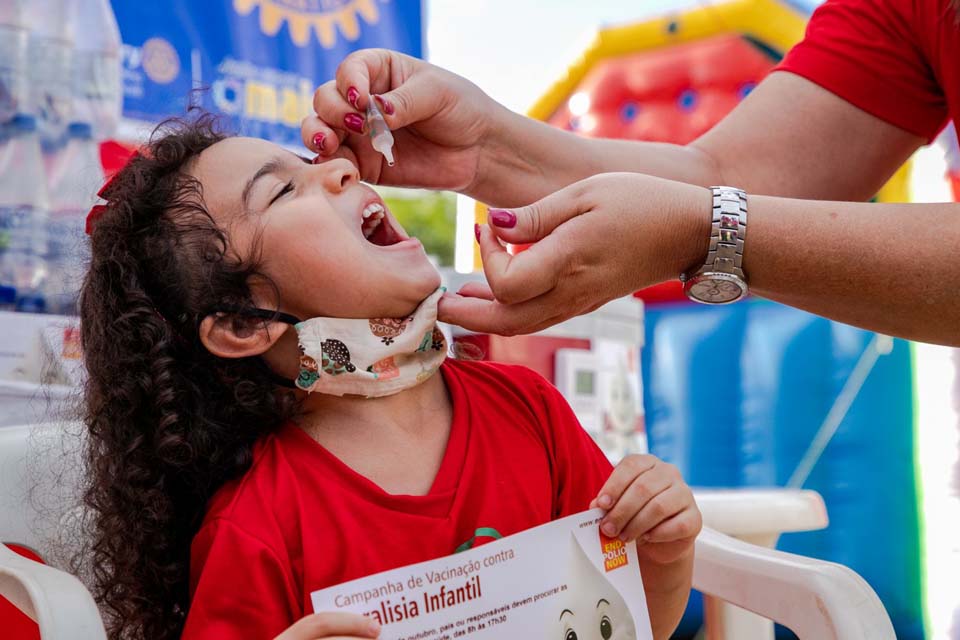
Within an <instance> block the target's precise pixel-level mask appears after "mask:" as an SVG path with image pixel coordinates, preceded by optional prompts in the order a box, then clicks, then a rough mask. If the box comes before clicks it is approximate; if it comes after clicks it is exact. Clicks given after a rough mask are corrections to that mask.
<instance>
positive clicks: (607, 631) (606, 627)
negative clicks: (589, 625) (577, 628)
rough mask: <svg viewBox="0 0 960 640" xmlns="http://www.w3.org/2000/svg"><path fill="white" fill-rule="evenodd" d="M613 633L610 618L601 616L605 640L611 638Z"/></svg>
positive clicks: (602, 634)
mask: <svg viewBox="0 0 960 640" xmlns="http://www.w3.org/2000/svg"><path fill="white" fill-rule="evenodd" d="M612 635H613V624H612V623H611V622H610V618H608V617H607V616H603V617H602V618H600V636H601V637H602V638H603V640H610V636H612Z"/></svg>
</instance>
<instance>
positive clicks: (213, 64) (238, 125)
mask: <svg viewBox="0 0 960 640" xmlns="http://www.w3.org/2000/svg"><path fill="white" fill-rule="evenodd" d="M113 9H114V12H115V13H116V16H117V22H118V24H119V25H120V36H121V38H122V40H123V95H124V98H123V113H124V116H125V117H127V118H134V119H137V120H148V121H159V120H162V119H164V118H166V117H169V116H171V115H180V114H183V113H184V112H185V110H186V108H187V107H188V106H189V105H191V104H199V105H201V106H203V107H204V108H206V109H208V110H211V111H214V112H217V113H221V114H223V115H224V116H226V117H227V119H228V123H229V124H230V125H231V126H232V128H233V130H234V131H235V132H237V133H243V134H245V135H250V136H257V137H262V138H266V139H269V140H273V141H274V142H279V143H282V144H299V143H300V133H299V129H300V121H301V120H302V119H303V117H304V116H306V115H309V114H310V113H312V103H313V92H314V89H315V88H316V87H317V86H318V85H320V84H322V83H323V82H326V81H327V80H330V79H331V78H333V76H334V73H335V71H336V68H337V64H338V63H339V62H340V61H341V60H342V59H343V58H344V56H346V55H347V54H348V53H350V52H351V51H355V50H357V49H363V48H367V47H384V48H388V49H395V50H397V51H402V52H404V53H407V54H409V55H412V56H416V57H422V55H423V40H422V33H423V29H422V24H421V23H422V19H423V11H422V6H421V0H204V1H203V2H197V1H196V0H156V1H150V2H143V1H142V0H113ZM194 89H199V90H200V91H196V92H194V91H193V90H194Z"/></svg>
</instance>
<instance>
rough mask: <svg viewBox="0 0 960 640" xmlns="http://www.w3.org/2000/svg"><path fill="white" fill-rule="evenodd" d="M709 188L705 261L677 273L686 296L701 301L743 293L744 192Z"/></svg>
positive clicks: (722, 299)
mask: <svg viewBox="0 0 960 640" xmlns="http://www.w3.org/2000/svg"><path fill="white" fill-rule="evenodd" d="M710 189H711V190H712V191H713V228H712V230H711V233H710V252H709V253H707V262H706V264H704V265H703V266H702V267H700V268H699V269H697V270H696V271H694V272H693V273H683V274H680V281H681V282H682V283H683V292H684V293H686V294H687V297H688V298H690V299H691V300H694V301H696V302H702V303H704V304H729V303H731V302H736V301H737V300H740V299H741V298H743V297H744V296H745V295H747V276H746V275H745V274H744V273H743V267H742V262H743V242H744V240H745V239H746V237H747V194H746V193H744V192H743V190H742V189H737V188H735V187H710Z"/></svg>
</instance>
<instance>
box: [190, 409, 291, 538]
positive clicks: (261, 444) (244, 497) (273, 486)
mask: <svg viewBox="0 0 960 640" xmlns="http://www.w3.org/2000/svg"><path fill="white" fill-rule="evenodd" d="M289 428H296V427H295V426H293V425H291V424H285V425H283V426H281V427H280V429H279V431H278V432H275V433H270V434H267V435H266V436H264V437H263V438H261V439H260V440H258V441H257V443H256V444H255V445H254V448H253V460H252V462H251V464H250V467H249V468H248V469H247V470H246V471H245V472H244V473H243V475H241V476H239V477H237V478H234V479H233V480H230V481H228V482H226V483H225V484H224V485H223V486H222V487H220V488H219V489H218V490H217V491H216V493H214V495H213V497H212V498H211V499H210V501H209V503H208V504H207V510H206V513H205V514H204V518H203V523H202V524H201V528H203V527H204V526H206V525H207V524H208V523H212V522H215V521H224V520H226V521H229V522H230V523H232V524H234V525H236V526H238V527H239V528H241V529H244V530H251V531H250V532H251V533H254V532H253V531H252V529H256V528H262V527H264V526H267V527H269V526H271V523H272V522H277V521H278V520H280V521H282V519H283V518H284V517H286V516H287V515H288V514H284V513H282V511H283V505H284V504H285V502H286V501H284V500H278V499H277V498H278V497H280V496H283V495H289V491H290V490H291V488H292V485H293V484H294V482H295V480H296V474H295V472H294V470H293V469H292V468H291V466H290V462H289V459H288V457H287V455H286V454H285V452H284V446H283V443H282V437H281V434H282V433H283V431H284V430H285V429H289Z"/></svg>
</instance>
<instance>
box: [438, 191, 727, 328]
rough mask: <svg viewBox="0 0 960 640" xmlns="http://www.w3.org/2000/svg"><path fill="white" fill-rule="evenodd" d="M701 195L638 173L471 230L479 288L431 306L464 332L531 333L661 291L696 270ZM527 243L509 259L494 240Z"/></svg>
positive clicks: (707, 207)
mask: <svg viewBox="0 0 960 640" xmlns="http://www.w3.org/2000/svg"><path fill="white" fill-rule="evenodd" d="M711 205H712V195H711V193H710V191H709V189H705V188H703V187H697V186H692V185H689V184H685V183H681V182H673V181H671V180H663V179H661V178H654V177H652V176H647V175H643V174H638V173H606V174H599V175H596V176H593V177H590V178H587V179H585V180H581V181H580V182H576V183H574V184H572V185H570V186H568V187H565V188H563V189H561V190H560V191H557V192H555V193H553V194H551V195H549V196H547V197H546V198H544V199H542V200H540V201H539V202H536V203H534V204H532V205H529V206H526V207H520V208H518V209H513V210H509V211H508V210H503V209H494V210H491V213H490V222H491V224H490V225H480V226H478V227H477V239H478V241H479V243H480V254H481V256H482V258H483V270H484V273H485V274H486V277H487V283H488V284H487V285H480V284H468V285H466V286H464V287H463V288H461V289H460V291H458V292H457V293H456V294H447V295H445V296H444V298H443V299H442V300H441V302H440V319H441V320H442V321H444V322H449V323H452V324H457V325H460V326H462V327H464V328H466V329H469V330H473V331H481V332H484V333H496V334H500V335H515V334H519V333H532V332H534V331H539V330H540V329H543V328H546V327H549V326H551V325H553V324H556V323H558V322H561V321H563V320H566V319H567V318H570V317H573V316H576V315H580V314H583V313H587V312H589V311H593V310H594V309H596V308H597V307H599V306H601V305H603V304H605V303H606V302H609V301H610V300H612V299H614V298H618V297H620V296H624V295H627V294H629V293H632V292H634V291H636V290H637V289H641V288H643V287H645V286H648V285H651V284H655V283H657V282H662V281H664V280H667V279H670V278H676V277H678V275H679V274H680V273H681V272H682V271H684V270H686V269H689V268H690V267H692V266H694V265H695V264H697V262H698V261H703V260H705V258H706V255H707V246H708V241H709V236H710V224H711V222H710V211H711ZM501 240H502V241H504V242H508V243H512V244H525V243H534V244H533V246H531V247H530V248H529V249H527V250H526V251H522V252H520V253H518V254H516V255H511V254H510V253H508V252H507V250H506V248H505V247H504V246H503V245H502V244H501V242H500V241H501Z"/></svg>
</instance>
